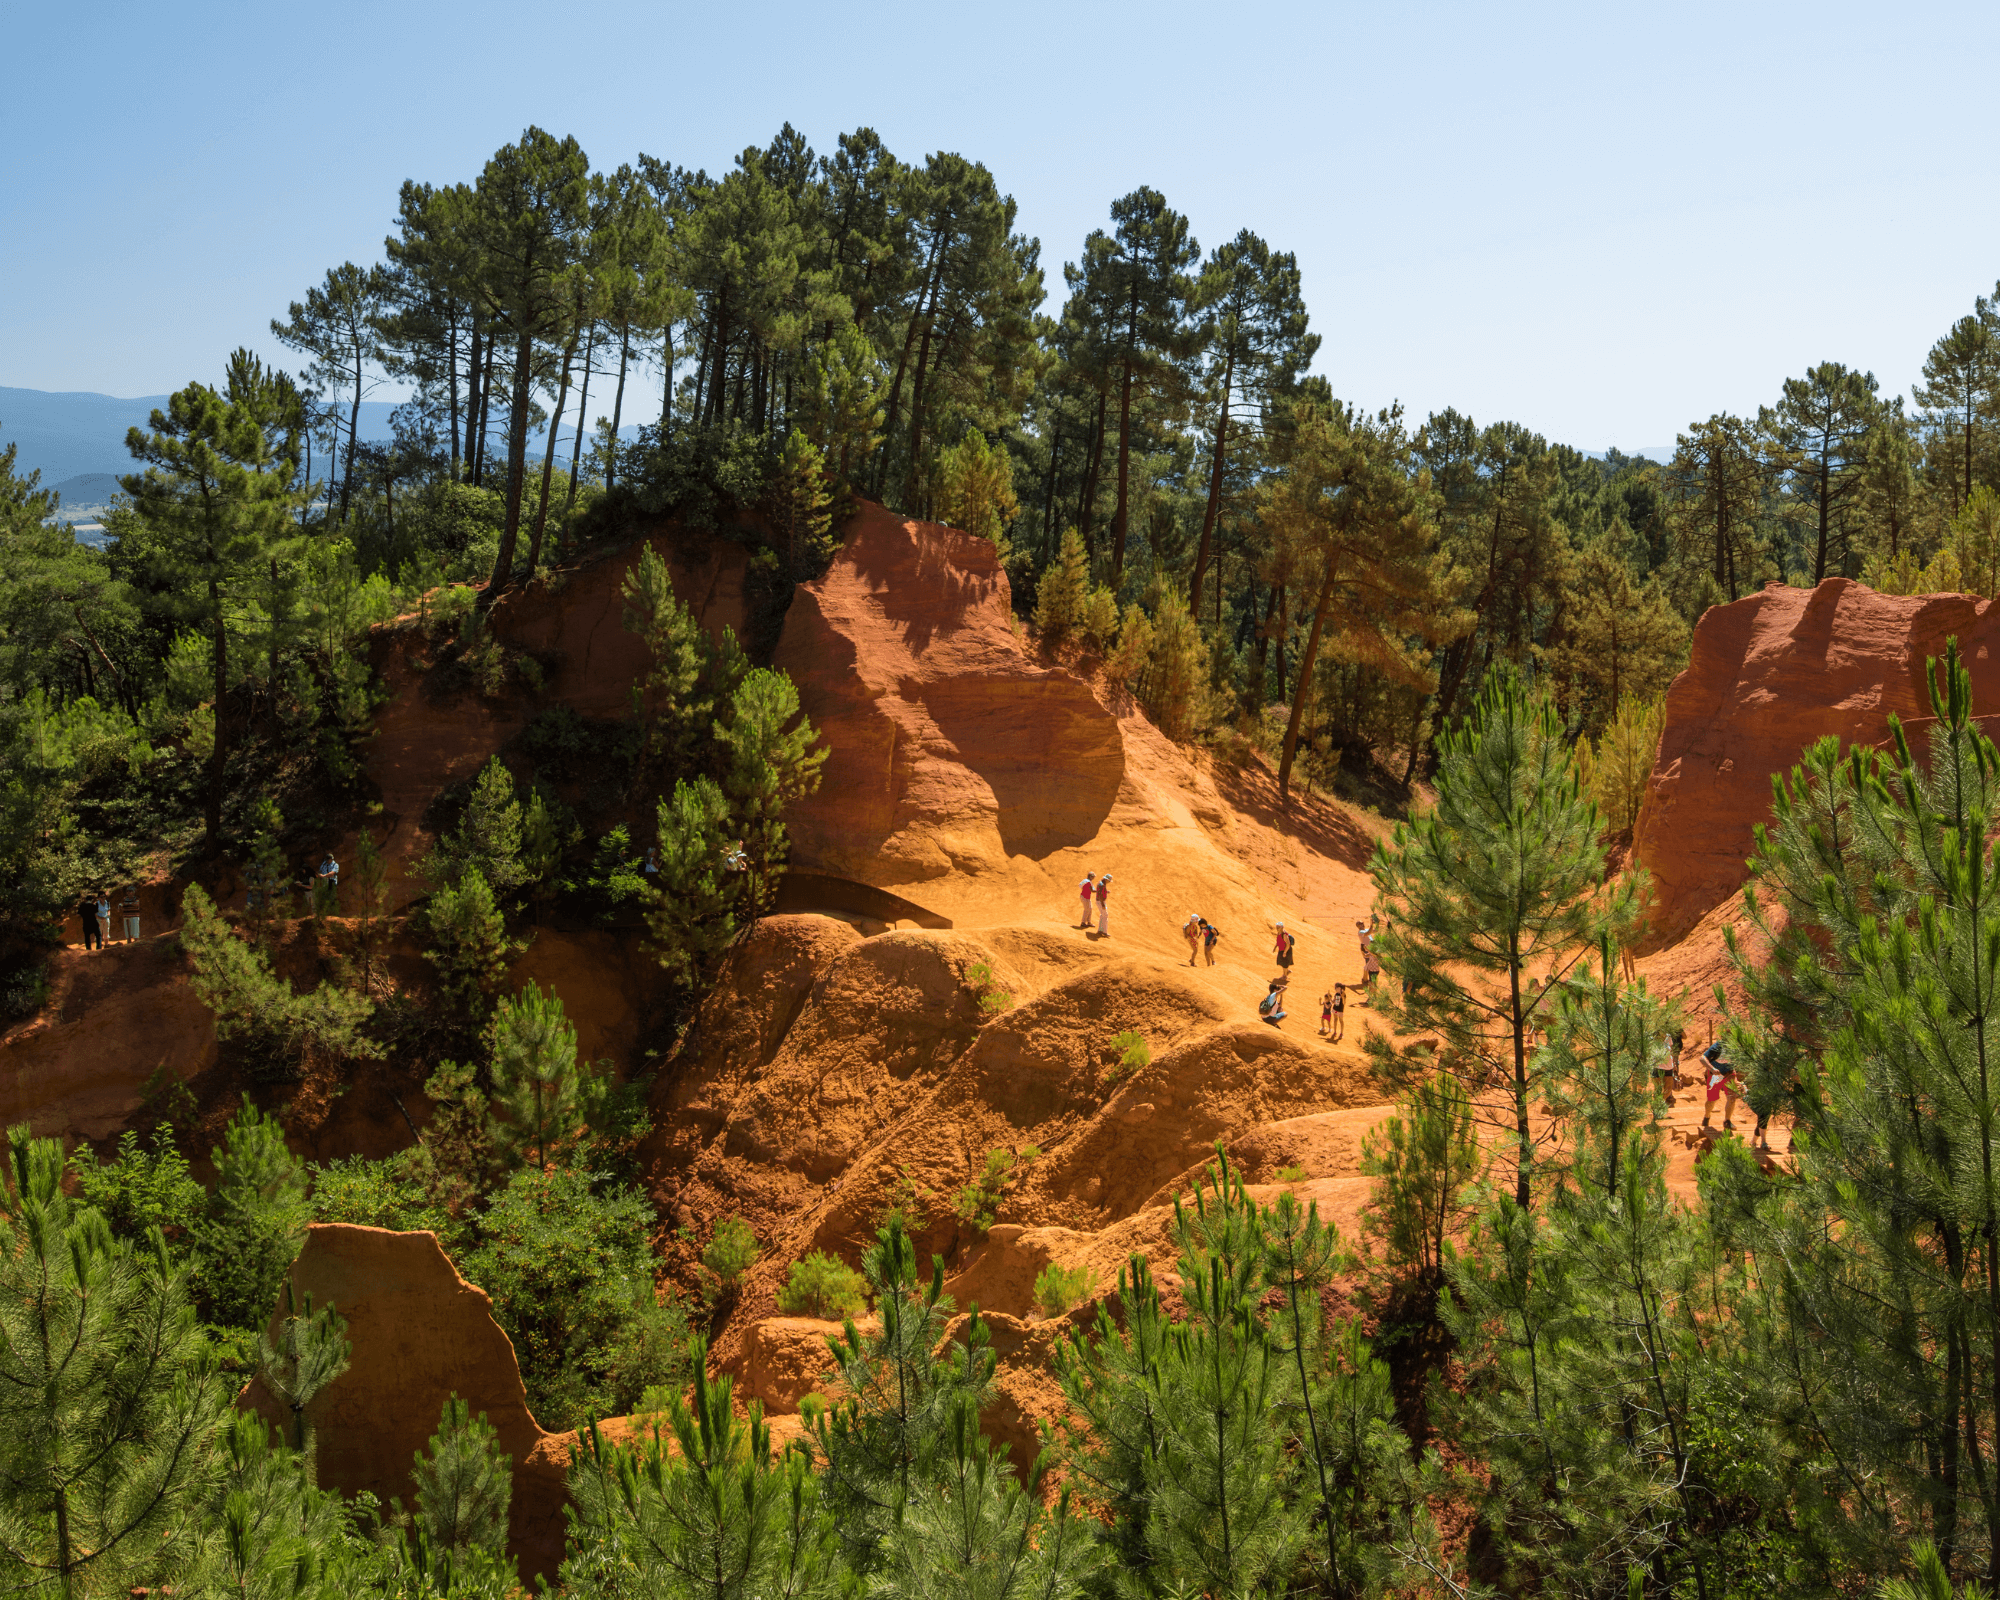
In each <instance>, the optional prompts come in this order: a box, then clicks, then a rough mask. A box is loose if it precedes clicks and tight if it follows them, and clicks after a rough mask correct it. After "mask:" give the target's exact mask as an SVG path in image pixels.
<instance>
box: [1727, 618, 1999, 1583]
mask: <svg viewBox="0 0 2000 1600" xmlns="http://www.w3.org/2000/svg"><path fill="white" fill-rule="evenodd" d="M1927 679H1928V686H1929V689H1930V698H1931V708H1932V711H1933V713H1934V715H1935V721H1934V722H1933V723H1932V725H1931V729H1930V735H1929V752H1928V760H1925V761H1920V760H1919V759H1918V758H1917V756H1916V755H1915V753H1914V752H1913V751H1912V749H1911V746H1910V741H1909V738H1908V735H1907V732H1906V730H1905V728H1904V726H1903V724H1902V723H1901V721H1900V720H1899V719H1894V718H1892V720H1891V723H1890V749H1889V751H1888V752H1887V753H1886V754H1884V753H1881V752H1877V751H1874V750H1868V749H1862V748H1858V747H1857V748H1853V749H1850V750H1847V751H1842V750H1841V749H1840V748H1839V747H1838V745H1837V743H1836V742H1835V741H1833V740H1832V739H1826V740H1822V741H1820V742H1819V743H1818V744H1816V745H1815V746H1813V747H1812V748H1811V749H1810V750H1808V751H1807V752H1806V755H1805V757H1804V759H1803V760H1802V762H1801V763H1800V765H1799V766H1798V767H1796V768H1795V769H1794V770H1793V771H1792V773H1791V774H1790V776H1789V777H1788V778H1786V779H1783V780H1781V781H1779V782H1778V783H1777V784H1775V785H1774V789H1775V803H1774V807H1773V820H1772V823H1771V825H1770V826H1769V827H1768V828H1767V829H1765V830H1762V831H1761V832H1760V834H1759V837H1758V841H1757V848H1756V851H1755V854H1754V855H1753V858H1752V882H1751V885H1750V887H1749V888H1748V889H1747V890H1746V891H1745V900H1746V904H1747V906H1748V908H1749V911H1750V914H1751V923H1752V926H1753V928H1754V929H1755V930H1756V932H1757V934H1758V935H1759V937H1760V939H1762V940H1768V941H1769V945H1768V950H1769V954H1768V957H1765V956H1763V955H1761V954H1758V955H1754V956H1753V953H1752V951H1751V950H1750V949H1749V948H1747V947H1745V946H1741V945H1737V944H1736V943H1735V942H1734V941H1732V954H1733V956H1734V958H1735V963H1736V969H1737V972H1738V974H1739V976H1740V978H1741V980H1742V982H1743V984H1744V987H1745V990H1746V992H1747V994H1748V995H1749V997H1750V999H1751V1001H1752V1004H1753V1006H1754V1010H1752V1011H1751V1012H1750V1014H1749V1015H1748V1016H1747V1017H1746V1018H1745V1020H1744V1022H1743V1025H1742V1026H1741V1027H1740V1028H1739V1029H1737V1030H1733V1031H1732V1034H1731V1040H1732V1044H1733V1046H1734V1048H1735V1049H1736V1050H1737V1051H1738V1053H1739V1054H1738V1059H1739V1061H1740V1062H1741V1063H1742V1064H1743V1065H1744V1066H1746V1067H1747V1068H1748V1077H1749V1083H1748V1091H1749V1099H1750V1103H1751V1106H1752V1109H1753V1110H1755V1111H1757V1112H1758V1114H1759V1116H1760V1119H1761V1118H1762V1117H1764V1116H1766V1115H1768V1114H1770V1113H1771V1112H1773V1111H1776V1110H1778V1109H1781V1108H1782V1109H1785V1110H1788V1111H1789V1112H1790V1113H1791V1115H1792V1117H1793V1118H1794V1119H1795V1121H1796V1127H1795V1129H1794V1133H1793V1139H1792V1148H1793V1160H1794V1162H1795V1164H1796V1166H1797V1172H1798V1181H1797V1184H1796V1185H1795V1186H1787V1188H1786V1189H1784V1190H1781V1191H1778V1192H1776V1193H1774V1194H1773V1195H1771V1196H1770V1197H1768V1199H1762V1200H1759V1201H1758V1203H1757V1205H1756V1206H1755V1208H1754V1212H1753V1216H1754V1224H1753V1225H1751V1226H1749V1227H1748V1231H1747V1233H1746V1235H1745V1242H1746V1243H1747V1244H1748V1245H1749V1246H1750V1247H1751V1248H1753V1249H1754V1250H1755V1251H1756V1252H1757V1256H1758V1259H1759V1260H1760V1261H1766V1262H1769V1263H1770V1269H1769V1270H1770V1271H1771V1272H1772V1273H1773V1274H1774V1275H1776V1276H1777V1283H1778V1292H1777V1293H1775V1294H1774V1296H1773V1299H1774V1302H1775V1309H1776V1311H1777V1313H1778V1314H1777V1316H1776V1317H1774V1319H1773V1320H1774V1322H1775V1324H1776V1326H1775V1329H1774V1331H1773V1334H1772V1346H1773V1351H1774V1355H1775V1356H1776V1357H1777V1359H1774V1360H1773V1361H1772V1362H1771V1364H1770V1366H1769V1368H1768V1369H1767V1370H1768V1371H1769V1373H1770V1375H1771V1376H1770V1380H1769V1381H1770V1382H1771V1384H1772V1392H1773V1395H1774V1400H1773V1405H1774V1409H1775V1410H1776V1411H1777V1412H1778V1414H1779V1415H1780V1416H1782V1417H1783V1418H1784V1419H1785V1420H1786V1422H1787V1424H1788V1426H1789V1427H1790V1428H1791V1429H1792V1430H1793V1437H1795V1438H1797V1439H1799V1440H1800V1441H1801V1448H1802V1451H1803V1452H1804V1454H1805V1456H1806V1457H1807V1459H1813V1458H1817V1459H1820V1460H1827V1459H1829V1458H1830V1459H1831V1460H1832V1461H1833V1462H1834V1463H1835V1464H1836V1465H1837V1466H1839V1467H1840V1468H1842V1469H1844V1470H1843V1471H1842V1474H1841V1476H1842V1479H1843V1480H1846V1479H1851V1478H1852V1476H1853V1475H1854V1473H1855V1471H1856V1469H1857V1468H1858V1469H1859V1470H1861V1471H1864V1472H1865V1473H1866V1474H1867V1484H1866V1488H1865V1492H1862V1493H1858V1494H1856V1493H1854V1492H1853V1491H1852V1490H1851V1489H1843V1490H1841V1491H1840V1492H1841V1495H1842V1497H1843V1498H1844V1499H1845V1500H1846V1501H1847V1504H1846V1505H1845V1506H1844V1507H1843V1509H1842V1511H1841V1514H1840V1516H1839V1517H1838V1518H1837V1519H1836V1520H1835V1522H1834V1523H1833V1524H1832V1525H1833V1526H1834V1527H1836V1528H1838V1529H1840V1530H1841V1531H1842V1532H1843V1533H1844V1534H1845V1536H1846V1537H1847V1538H1848V1539H1850V1540H1851V1541H1852V1542H1853V1544H1854V1546H1855V1547H1856V1548H1857V1550H1858V1552H1859V1555H1858V1559H1860V1560H1862V1561H1863V1562H1864V1563H1866V1562H1868V1561H1871V1560H1872V1561H1874V1562H1876V1563H1877V1564H1878V1565H1887V1564H1889V1563H1890V1562H1892V1561H1893V1560H1894V1559H1895V1556H1896V1550H1895V1543H1896V1534H1895V1532H1894V1530H1896V1529H1897V1528H1907V1527H1924V1528H1926V1529H1927V1531H1928V1532H1929V1533H1930V1534H1931V1536H1932V1537H1933V1538H1934V1539H1935V1541H1936V1544H1937V1547H1938V1550H1939V1553H1940V1555H1941V1557H1942V1559H1943V1561H1944V1562H1945V1564H1946V1566H1947V1568H1948V1569H1949V1570H1954V1571H1956V1570H1978V1571H1983V1572H1984V1573H1985V1574H1986V1577H1987V1581H1988V1583H1989V1584H1991V1583H1994V1582H1995V1581H1996V1580H2000V1537H1996V1535H1995V1530H1996V1529H2000V1480H1996V1478H1995V1476H1994V1474H1993V1472H1992V1470H1991V1464H1990V1462H1989V1460H1987V1459H1986V1452H1985V1450H1984V1447H1983V1446H1982V1444H1981V1441H1982V1440H1984V1439H1990V1438H1991V1437H1992V1436H1993V1430H1994V1428H1995V1427H1996V1425H2000V1354H1996V1351H2000V1345H1996V1340H2000V1158H1996V1155H1995V1140H1996V1136H2000V1082H1996V1074H1995V1072H1994V1070H1993V1066H1992V1063H1993V1062H1994V1061H1995V1060H1996V1059H2000V1032H1996V1030H2000V1004H1997V1003H1996V999H1997V998H2000V871H1996V866H2000V863H1996V861H1995V857H1994V852H1993V849H1992V846H1991V843H1990V840H1991V838H1992V834H1993V830H1994V819H1995V816H1996V812H2000V750H1996V749H1995V747H1994V745H1993V743H1992V742H1991V741H1990V740H1989V739H1988V738H1987V737H1986V736H1985V735H1984V734H1983V733H1982V732H1981V731H1980V728H1979V725H1978V721H1977V719H1976V718H1975V716H1974V714H1973V710H1972V684H1971V676H1970V674H1969V673H1968V671H1967V670H1966V667H1965V665H1964V663H1963V662H1962V661H1961V660H1960V658H1959V655H1958V647H1957V642H1956V641H1955V640H1952V641H1948V642H1947V647H1946V652H1945V656H1944V659H1943V660H1942V661H1938V660H1932V661H1931V662H1929V663H1928V664H1927Z"/></svg>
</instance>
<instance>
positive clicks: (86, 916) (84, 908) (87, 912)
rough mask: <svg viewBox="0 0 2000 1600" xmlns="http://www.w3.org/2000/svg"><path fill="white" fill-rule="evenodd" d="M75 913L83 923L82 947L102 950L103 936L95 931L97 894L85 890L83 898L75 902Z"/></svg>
mask: <svg viewBox="0 0 2000 1600" xmlns="http://www.w3.org/2000/svg"><path fill="white" fill-rule="evenodd" d="M76 914H77V918H78V920H79V921H81V922H82V923H83V947H84V949H86V950H102V949H103V948H104V936H103V935H102V934H101V933H99V932H98V931H97V896H96V895H94V894H91V893H89V892H88V891H86V892H85V894H84V897H83V899H82V900H80V901H78V902H77V907H76Z"/></svg>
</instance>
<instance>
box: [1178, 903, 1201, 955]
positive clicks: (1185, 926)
mask: <svg viewBox="0 0 2000 1600" xmlns="http://www.w3.org/2000/svg"><path fill="white" fill-rule="evenodd" d="M1201 930H1202V920H1201V913H1200V912H1199V911H1190V912H1189V913H1188V919H1187V921H1185V922H1183V923H1182V924H1181V937H1182V938H1183V939H1185V940H1187V942H1188V965H1189V966H1193V965H1194V964H1195V959H1196V957H1198V956H1199V955H1200V954H1201Z"/></svg>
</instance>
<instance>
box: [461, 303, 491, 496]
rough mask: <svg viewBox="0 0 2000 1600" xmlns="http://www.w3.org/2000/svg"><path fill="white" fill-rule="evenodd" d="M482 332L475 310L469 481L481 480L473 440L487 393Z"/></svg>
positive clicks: (468, 380) (469, 369) (468, 392)
mask: <svg viewBox="0 0 2000 1600" xmlns="http://www.w3.org/2000/svg"><path fill="white" fill-rule="evenodd" d="M481 332H482V330H481V328H480V324H479V316H478V313H477V312H475V313H474V314H473V318H472V349H471V350H470V351H469V352H468V353H467V355H466V360H465V450H464V452H463V454H462V459H463V461H464V462H465V478H466V481H467V482H468V483H477V482H478V481H479V457H478V456H477V455H476V454H475V453H474V452H473V448H472V441H473V430H474V428H475V427H477V426H478V421H479V407H480V403H481V402H482V401H483V400H484V398H485V394H486V390H485V386H484V385H483V384H482V383H481V382H480V376H481V367H482V358H483V356H484V353H485V352H484V350H483V348H482V341H481V338H480V335H481Z"/></svg>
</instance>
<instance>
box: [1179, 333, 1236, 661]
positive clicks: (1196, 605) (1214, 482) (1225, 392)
mask: <svg viewBox="0 0 2000 1600" xmlns="http://www.w3.org/2000/svg"><path fill="white" fill-rule="evenodd" d="M1235 381H1236V347H1235V346H1234V345H1233V344H1232V345H1231V346H1230V348H1229V355H1228V358H1227V359H1226V360H1225V361H1224V363H1223V368H1222V406H1221V410H1220V411H1219V413H1218V414H1217V416H1216V419H1215V456H1214V459H1213V461H1212V462H1211V463H1210V465H1209V471H1208V505H1207V507H1206V509H1204V510H1203V512H1202V514H1201V544H1200V546H1199V547H1198V548H1197V549H1196V551H1195V557H1194V578H1193V580H1192V581H1191V582H1190V583H1189V584H1188V611H1189V613H1190V615H1193V616H1197V617H1198V616H1200V615H1201V582H1202V579H1203V578H1205V577H1206V576H1207V575H1208V547H1209V541H1210V540H1211V539H1212V538H1213V537H1214V535H1215V513H1216V509H1217V508H1218V507H1219V506H1220V505H1221V504H1222V463H1223V459H1224V450H1225V442H1226V441H1227V439H1228V437H1229V394H1230V387H1231V385H1232V384H1234V382H1235ZM1215 624H1216V626H1217V627H1218V628H1219V627H1221V626H1222V584H1221V583H1220V581H1218V582H1217V583H1216V586H1215Z"/></svg>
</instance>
